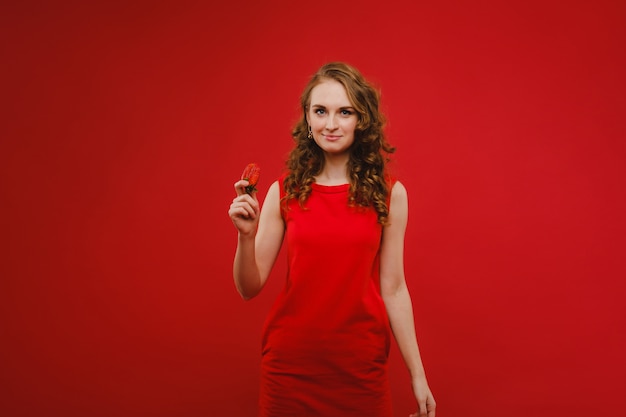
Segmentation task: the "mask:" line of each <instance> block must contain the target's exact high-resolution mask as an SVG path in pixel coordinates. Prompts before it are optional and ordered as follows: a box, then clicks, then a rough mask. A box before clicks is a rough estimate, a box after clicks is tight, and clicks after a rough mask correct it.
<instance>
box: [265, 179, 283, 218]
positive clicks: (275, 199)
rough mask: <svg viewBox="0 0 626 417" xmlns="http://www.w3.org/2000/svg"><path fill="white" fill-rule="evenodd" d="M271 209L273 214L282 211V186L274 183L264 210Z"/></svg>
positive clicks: (269, 189)
mask: <svg viewBox="0 0 626 417" xmlns="http://www.w3.org/2000/svg"><path fill="white" fill-rule="evenodd" d="M269 209H271V211H272V212H274V211H276V212H279V211H280V184H279V183H278V181H274V182H273V183H272V185H270V188H268V190H267V194H266V195H265V200H264V201H263V210H269Z"/></svg>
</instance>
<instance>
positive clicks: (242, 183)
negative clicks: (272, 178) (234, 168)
mask: <svg viewBox="0 0 626 417" xmlns="http://www.w3.org/2000/svg"><path fill="white" fill-rule="evenodd" d="M248 185H250V183H249V182H248V181H247V180H239V181H237V182H236V183H235V191H236V192H237V195H244V194H247V193H246V187H247V186H248Z"/></svg>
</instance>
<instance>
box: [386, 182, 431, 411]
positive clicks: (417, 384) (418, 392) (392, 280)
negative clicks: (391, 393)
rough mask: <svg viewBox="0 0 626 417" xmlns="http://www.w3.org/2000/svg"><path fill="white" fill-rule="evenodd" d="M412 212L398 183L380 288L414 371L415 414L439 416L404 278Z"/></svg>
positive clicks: (397, 337) (394, 329)
mask: <svg viewBox="0 0 626 417" xmlns="http://www.w3.org/2000/svg"><path fill="white" fill-rule="evenodd" d="M408 211H409V210H408V197H407V192H406V189H405V188H404V186H403V185H402V184H401V183H400V182H396V183H395V184H394V186H393V189H392V191H391V203H390V205H389V217H388V222H387V225H386V226H385V227H384V228H383V237H382V244H381V254H380V290H381V295H382V297H383V300H384V302H385V307H386V309H387V315H388V316H389V323H390V324H391V330H392V331H393V334H394V337H395V339H396V342H397V343H398V347H399V348H400V353H401V354H402V357H403V359H404V362H405V363H406V366H407V367H408V369H409V373H410V374H411V381H412V384H413V392H414V393H415V399H416V400H417V404H418V407H419V410H418V412H419V414H413V415H420V416H422V415H423V416H428V417H435V399H434V397H433V395H432V393H431V391H430V388H429V387H428V382H427V381H426V373H425V371H424V366H423V364H422V359H421V356H420V352H419V347H418V345H417V336H416V334H415V324H414V318H413V304H412V302H411V296H410V295H409V290H408V288H407V285H406V280H405V277H404V234H405V231H406V225H407V218H408Z"/></svg>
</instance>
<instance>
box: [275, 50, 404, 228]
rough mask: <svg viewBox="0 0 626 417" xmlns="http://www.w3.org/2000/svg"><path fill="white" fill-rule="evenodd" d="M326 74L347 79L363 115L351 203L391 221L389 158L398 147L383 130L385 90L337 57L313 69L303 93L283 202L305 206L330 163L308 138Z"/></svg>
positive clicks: (351, 165) (351, 171)
mask: <svg viewBox="0 0 626 417" xmlns="http://www.w3.org/2000/svg"><path fill="white" fill-rule="evenodd" d="M326 80H334V81H337V82H339V83H340V84H341V85H343V87H344V88H345V90H346V93H347V95H348V99H349V100H350V103H351V104H352V106H353V107H354V109H355V111H356V113H357V115H358V122H357V125H356V128H355V131H354V143H353V144H352V146H351V147H350V149H349V154H350V158H349V161H348V167H347V169H348V178H349V181H350V188H349V192H348V194H349V198H348V204H350V205H351V206H361V207H373V208H374V210H376V213H377V215H378V222H379V223H380V224H382V225H385V224H386V221H387V217H388V216H389V206H388V204H387V199H388V197H389V193H390V189H389V187H390V185H389V183H388V178H387V172H386V164H387V162H388V161H389V158H388V155H389V154H391V153H393V152H394V151H395V148H394V147H392V146H391V145H389V143H387V141H386V140H385V134H384V132H383V128H384V126H385V117H384V116H383V114H382V113H381V112H380V110H379V101H380V95H379V92H378V91H377V90H376V89H375V88H374V87H373V86H372V85H371V84H370V83H368V82H367V81H366V80H365V78H364V77H363V76H362V75H361V73H360V72H359V71H358V70H357V69H356V68H354V67H352V66H350V65H348V64H345V63H342V62H331V63H328V64H326V65H324V66H322V67H321V68H320V69H319V70H318V71H317V72H316V73H315V75H313V77H312V78H311V80H310V81H309V83H308V84H307V85H306V87H305V89H304V92H303V93H302V96H301V97H300V105H301V107H302V117H301V119H300V120H299V121H298V122H297V123H296V125H295V126H294V128H293V131H292V137H293V139H294V141H295V142H296V146H295V147H294V149H293V150H292V151H291V153H290V154H289V158H288V160H287V169H288V173H287V176H286V177H285V180H284V189H285V196H284V197H283V204H284V205H285V206H286V202H287V201H289V200H291V199H296V200H297V201H298V202H299V204H300V206H301V207H304V203H305V202H306V200H307V198H308V197H309V195H310V194H311V184H312V183H313V182H315V178H314V177H315V176H316V175H318V174H320V173H321V172H322V169H323V168H324V162H325V159H324V153H323V151H322V149H321V148H320V147H319V146H318V145H317V144H316V143H315V141H313V140H311V139H309V138H308V135H309V130H308V129H309V128H308V124H307V119H306V113H307V111H308V108H309V105H310V102H311V91H312V90H313V88H315V87H316V86H317V85H319V84H320V83H321V82H323V81H326Z"/></svg>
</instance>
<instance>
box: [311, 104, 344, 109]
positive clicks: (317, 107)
mask: <svg viewBox="0 0 626 417" xmlns="http://www.w3.org/2000/svg"><path fill="white" fill-rule="evenodd" d="M311 108H316V109H326V106H324V105H322V104H311ZM339 110H354V107H352V106H344V107H339Z"/></svg>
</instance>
